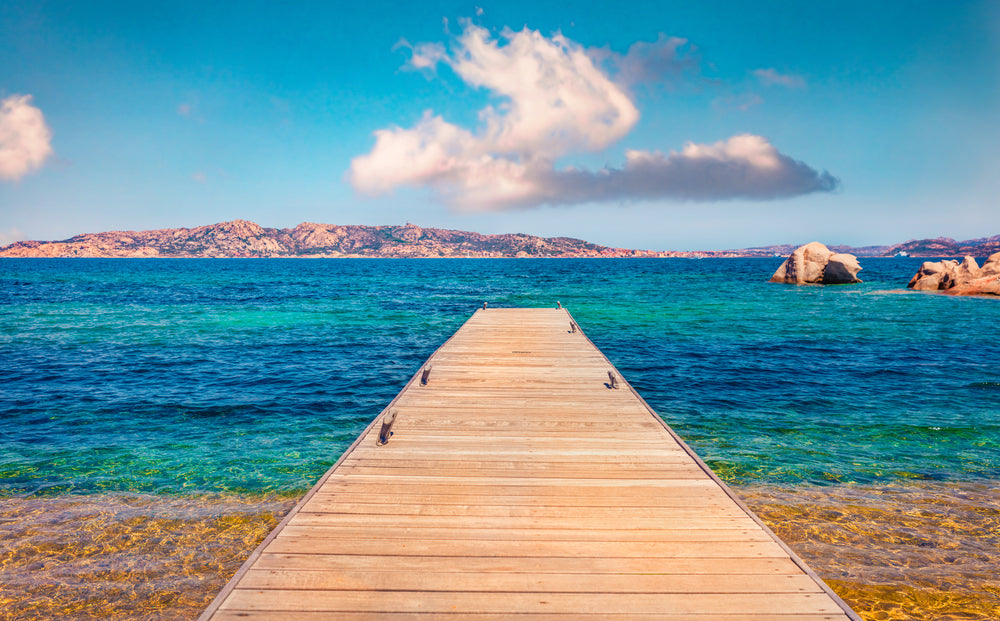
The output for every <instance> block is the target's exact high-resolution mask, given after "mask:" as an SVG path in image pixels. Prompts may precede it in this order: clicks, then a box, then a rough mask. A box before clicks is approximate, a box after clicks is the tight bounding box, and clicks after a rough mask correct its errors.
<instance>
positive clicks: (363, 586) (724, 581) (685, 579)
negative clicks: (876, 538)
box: [240, 569, 822, 594]
mask: <svg viewBox="0 0 1000 621" xmlns="http://www.w3.org/2000/svg"><path fill="white" fill-rule="evenodd" d="M240 588H244V589H309V590H334V591H338V590H353V591H443V592H463V591H468V592H522V593H536V592H541V593H546V592H548V593H720V594H721V593H759V592H761V591H767V592H770V593H822V591H821V590H820V589H819V587H818V586H817V585H816V583H815V582H813V581H812V580H811V579H810V578H809V577H808V576H805V575H783V576H769V575H763V574H745V575H740V576H731V575H726V574H696V575H684V574H680V575H627V574H618V575H614V574H612V575H605V574H598V575H595V574H543V575H534V574H512V573H491V572H462V573H455V572H440V573H435V572H420V573H407V572H399V571H359V570H344V571H321V570H306V571H287V570H277V569H255V570H251V571H249V572H247V574H246V578H244V580H243V583H242V584H241V585H240Z"/></svg>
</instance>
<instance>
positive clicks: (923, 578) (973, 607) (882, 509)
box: [0, 482, 1000, 621]
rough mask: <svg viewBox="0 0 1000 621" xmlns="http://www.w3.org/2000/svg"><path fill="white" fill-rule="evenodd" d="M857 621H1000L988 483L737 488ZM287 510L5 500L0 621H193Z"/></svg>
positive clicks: (996, 511) (999, 560)
mask: <svg viewBox="0 0 1000 621" xmlns="http://www.w3.org/2000/svg"><path fill="white" fill-rule="evenodd" d="M735 489H736V491H737V493H739V494H740V495H741V496H742V497H743V498H744V500H745V501H746V502H747V504H748V505H750V507H751V508H753V509H754V511H756V512H757V513H758V515H760V517H761V518H762V519H763V520H764V521H765V522H766V523H767V524H768V525H769V526H770V527H771V528H772V529H773V530H774V531H775V532H776V533H777V534H778V536H779V537H781V538H782V539H783V540H784V541H785V542H786V543H788V544H789V545H790V546H791V547H792V548H793V549H794V550H795V551H796V552H797V553H798V554H799V555H800V556H801V557H802V558H803V559H804V560H805V561H806V562H807V563H808V564H809V565H810V566H811V567H812V568H813V569H814V570H815V571H816V573H818V574H819V575H820V576H821V577H822V578H823V579H824V580H826V581H827V583H828V584H829V585H830V586H831V587H832V588H833V590H834V591H836V592H837V594H838V595H840V596H841V597H842V598H843V599H844V600H845V601H846V602H847V603H848V604H850V605H851V606H852V607H853V608H854V610H855V611H857V612H858V614H859V615H861V617H862V618H864V619H877V620H897V619H900V620H901V619H926V620H935V621H937V620H952V619H954V620H959V619H961V620H965V621H969V620H983V621H985V620H994V619H998V618H1000V578H998V575H997V568H998V567H1000V488H998V486H996V485H995V484H992V483H990V484H986V483H983V484H977V483H940V482H935V483H923V482H914V483H912V484H906V485H890V486H883V487H879V486H853V485H834V486H828V487H813V486H810V487H780V486H761V485H757V486H744V487H737V488H735ZM294 504H295V499H294V498H279V497H268V498H261V497H240V496H178V497H165V496H153V495H127V494H101V495H90V496H55V497H28V498H17V497H14V498H5V499H2V500H0V529H2V531H3V533H4V536H3V538H2V540H0V576H2V580H0V619H45V618H49V619H140V620H152V619H157V620H159V619H194V618H197V616H198V615H199V614H200V613H201V611H202V610H204V608H205V607H206V606H207V605H208V603H209V602H210V601H211V600H212V598H213V597H215V595H216V593H218V591H219V590H220V589H221V588H222V587H223V585H225V583H226V582H227V581H228V580H229V578H230V577H231V576H232V575H233V574H234V573H235V572H236V570H237V569H238V568H239V566H240V565H241V564H242V563H243V561H244V559H246V557H247V556H249V554H250V552H251V551H252V550H253V549H254V548H255V547H256V546H257V545H258V543H259V542H260V541H262V540H263V538H264V537H265V536H266V535H267V533H269V532H270V531H271V530H272V529H273V528H274V527H275V526H276V525H277V523H278V521H279V520H280V519H281V516H283V515H284V514H285V513H287V512H288V511H289V510H290V509H291V507H292V506H294Z"/></svg>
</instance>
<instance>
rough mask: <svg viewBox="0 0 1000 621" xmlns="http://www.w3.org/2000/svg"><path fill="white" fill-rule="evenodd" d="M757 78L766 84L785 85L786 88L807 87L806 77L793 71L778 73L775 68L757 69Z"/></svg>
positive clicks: (755, 73)
mask: <svg viewBox="0 0 1000 621" xmlns="http://www.w3.org/2000/svg"><path fill="white" fill-rule="evenodd" d="M752 73H753V75H754V77H755V78H757V79H758V80H760V83H761V84H763V85H764V86H784V87H785V88H805V86H806V79H805V78H803V77H802V76H799V75H793V74H791V73H778V71H777V70H775V69H755V70H754V71H753V72H752Z"/></svg>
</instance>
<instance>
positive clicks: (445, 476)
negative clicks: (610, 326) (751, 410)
mask: <svg viewBox="0 0 1000 621" xmlns="http://www.w3.org/2000/svg"><path fill="white" fill-rule="evenodd" d="M393 413H394V415H395V416H394V420H393V422H392V424H391V427H388V424H387V423H388V419H389V418H390V417H391V416H392V414H393ZM386 427H388V428H386ZM380 434H382V436H384V437H387V438H388V442H386V443H385V444H379V436H380ZM515 616H516V617H517V618H522V617H532V618H547V619H548V618H551V619H567V620H568V619H632V618H640V619H652V618H663V619H698V620H700V621H715V620H718V619H748V620H749V619H782V620H786V621H820V620H834V619H837V620H844V619H858V617H857V615H855V614H854V613H853V612H852V611H851V610H850V608H849V607H848V606H847V605H846V604H844V602H842V601H841V600H840V599H839V598H838V597H837V596H836V595H834V594H833V593H832V592H831V591H830V590H829V588H828V587H827V586H826V585H825V584H823V582H822V580H820V579H819V578H818V577H817V576H816V575H815V574H814V573H813V572H812V571H810V570H809V568H808V567H807V566H806V565H805V563H803V562H802V560H800V559H799V558H798V557H797V556H795V554H794V553H793V552H792V551H791V550H789V549H788V547H787V546H785V545H784V544H783V543H782V542H781V541H780V540H779V539H778V538H777V537H776V536H775V535H774V534H773V533H772V532H771V531H770V530H768V529H767V528H766V527H765V526H764V525H763V524H762V523H761V522H760V520H759V519H758V518H757V517H756V516H755V515H753V513H752V512H750V510H749V509H747V508H746V506H744V505H743V503H742V502H740V501H739V499H738V498H737V497H736V496H735V495H734V494H733V492H732V491H730V490H729V489H728V488H727V487H726V486H725V485H724V484H723V483H722V482H721V481H720V480H719V479H718V478H717V477H716V476H715V475H714V474H712V472H711V471H710V470H709V469H708V467H707V466H706V465H705V464H704V462H702V461H701V460H700V459H699V458H698V457H697V456H696V455H695V454H694V453H693V452H692V451H691V450H690V449H689V448H688V447H687V445H685V444H684V442H682V441H681V440H680V438H678V437H677V436H676V434H674V432H673V431H672V430H671V429H670V428H669V427H668V426H667V425H666V424H665V423H664V422H663V421H662V420H661V419H660V418H659V417H658V416H657V415H656V413H655V412H653V411H652V410H651V409H650V408H649V406H648V405H647V404H646V403H645V401H643V400H642V398H641V397H639V396H638V394H637V393H635V391H634V390H632V388H631V386H629V384H628V382H627V381H626V380H625V379H624V378H623V377H621V375H620V374H619V373H618V371H617V370H616V369H615V368H614V367H613V366H612V365H611V363H610V362H609V361H608V360H607V359H606V358H605V357H604V355H603V354H602V353H601V352H600V351H599V350H598V349H597V348H596V347H595V346H594V345H593V343H591V342H590V340H589V339H588V338H587V337H586V336H585V335H584V334H583V333H582V331H581V330H580V329H579V327H578V326H577V325H576V323H575V321H574V319H573V318H572V316H571V315H570V314H569V313H568V312H567V311H566V310H564V309H489V310H479V311H477V312H476V313H475V314H474V315H473V316H472V317H471V318H470V319H469V320H468V321H467V322H466V323H465V325H463V326H462V328H461V329H460V330H459V331H458V332H456V333H455V335H454V336H452V338H451V339H449V340H448V341H447V342H446V343H445V344H444V345H442V346H441V348H440V349H438V351H437V352H435V353H434V354H433V355H432V356H431V358H430V359H429V360H428V361H427V363H426V364H425V366H424V367H423V368H422V369H421V370H420V371H418V372H417V374H416V375H415V376H414V377H413V379H412V380H411V381H410V382H409V383H408V384H407V385H406V387H405V388H404V389H403V390H402V391H401V392H400V393H399V395H398V396H397V397H396V398H395V399H394V400H393V402H392V403H391V404H390V405H389V406H388V407H387V408H386V410H385V412H384V413H383V415H382V416H379V417H378V418H377V419H376V420H375V421H374V422H373V423H372V425H370V426H369V427H368V429H366V430H365V431H364V432H363V433H362V434H361V436H360V437H359V438H358V440H357V441H356V442H355V443H354V445H352V446H351V447H350V448H349V449H348V450H347V452H345V453H344V455H343V457H342V458H341V459H340V461H339V462H338V463H337V464H336V465H335V466H334V467H333V468H331V469H330V471H329V472H327V473H326V475H324V476H323V478H322V479H321V480H320V482H319V483H317V485H316V486H315V487H314V488H313V489H312V490H311V491H310V492H309V493H308V494H307V495H306V497H305V498H304V499H303V500H302V501H301V502H300V503H299V504H298V505H297V506H296V507H295V508H294V509H293V510H292V511H291V513H290V514H289V515H288V516H287V517H286V518H285V519H284V520H283V521H282V522H281V524H279V525H278V527H277V528H276V529H275V530H274V531H273V532H272V533H271V534H270V535H269V536H268V537H267V539H265V541H264V542H263V543H262V544H261V545H260V547H259V548H258V549H257V550H256V551H255V552H254V553H253V554H252V555H251V557H250V558H249V559H248V560H247V562H246V563H245V564H244V566H243V567H242V568H241V569H240V571H239V572H238V573H237V574H236V576H235V577H234V578H233V579H232V580H231V581H230V582H229V584H228V585H226V587H225V588H224V589H223V591H222V592H221V593H220V594H219V596H218V597H217V598H216V599H215V601H213V602H212V604H211V605H210V606H209V608H208V609H207V610H206V611H205V613H204V614H203V615H202V617H201V619H202V620H205V621H207V620H208V619H213V620H216V621H230V620H235V619H247V618H258V619H274V620H277V621H293V620H296V621H297V620H303V621H305V620H310V621H316V620H318V619H321V618H322V619H327V618H336V619H372V618H386V619H438V618H442V619H444V618H448V619H451V618H460V617H471V618H474V619H478V620H483V621H485V620H492V619H508V618H511V617H515Z"/></svg>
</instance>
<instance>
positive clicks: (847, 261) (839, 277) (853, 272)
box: [823, 253, 861, 285]
mask: <svg viewBox="0 0 1000 621" xmlns="http://www.w3.org/2000/svg"><path fill="white" fill-rule="evenodd" d="M860 271H861V264H860V263H858V258H857V257H856V256H854V255H853V254H841V253H837V254H835V255H833V256H832V257H830V259H829V260H828V261H827V262H826V269H824V270H823V284H824V285H846V284H850V283H854V282H861V279H860V278H858V272H860Z"/></svg>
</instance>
